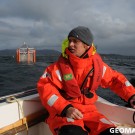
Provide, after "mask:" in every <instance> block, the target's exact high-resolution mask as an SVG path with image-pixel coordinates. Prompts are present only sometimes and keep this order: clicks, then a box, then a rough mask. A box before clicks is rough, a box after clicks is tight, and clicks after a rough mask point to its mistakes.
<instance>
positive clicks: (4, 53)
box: [0, 49, 135, 58]
mask: <svg viewBox="0 0 135 135" xmlns="http://www.w3.org/2000/svg"><path fill="white" fill-rule="evenodd" d="M60 54H61V52H59V51H57V50H51V49H43V50H36V55H37V56H46V55H47V56H50V55H53V56H54V55H56V56H58V55H60ZM0 56H16V50H15V49H5V50H0ZM101 56H113V57H128V58H129V57H131V58H135V56H133V55H121V54H107V53H106V54H101Z"/></svg>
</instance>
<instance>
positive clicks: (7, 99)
mask: <svg viewBox="0 0 135 135" xmlns="http://www.w3.org/2000/svg"><path fill="white" fill-rule="evenodd" d="M6 102H7V103H13V102H16V103H17V104H18V108H19V109H20V111H21V113H22V116H23V118H22V121H24V123H25V126H26V131H27V135H28V130H29V128H28V123H27V120H26V119H24V118H25V116H24V112H23V109H22V107H21V105H20V103H19V100H18V99H17V98H16V97H14V96H11V97H8V98H6ZM20 111H19V112H20ZM19 112H18V113H19ZM19 119H21V118H20V113H19ZM15 132H16V134H17V131H16V128H15Z"/></svg>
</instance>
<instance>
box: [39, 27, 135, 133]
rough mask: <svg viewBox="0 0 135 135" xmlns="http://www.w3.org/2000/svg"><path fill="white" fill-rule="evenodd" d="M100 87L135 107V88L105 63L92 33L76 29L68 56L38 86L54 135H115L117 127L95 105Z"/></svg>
mask: <svg viewBox="0 0 135 135" xmlns="http://www.w3.org/2000/svg"><path fill="white" fill-rule="evenodd" d="M98 86H101V87H102V88H110V89H111V90H112V91H114V92H115V93H116V94H117V95H119V96H120V97H121V98H123V99H124V100H126V101H127V102H129V103H130V104H131V106H132V107H133V108H135V106H134V104H133V102H134V101H135V96H134V95H135V89H134V87H133V86H132V85H131V84H130V82H129V81H128V80H127V79H126V78H125V77H124V76H123V75H122V74H121V73H119V72H117V71H115V70H113V69H112V68H110V67H109V66H108V65H107V64H106V63H104V62H103V61H102V59H101V57H100V56H99V55H98V54H97V53H96V51H95V48H94V46H93V36H92V33H91V31H90V30H89V29H88V28H87V27H84V26H79V27H76V28H74V29H73V30H71V31H70V33H69V34H68V47H67V48H65V51H64V54H63V55H61V56H60V57H59V59H58V61H57V62H55V63H53V64H51V65H50V66H48V67H47V68H46V70H45V72H44V74H43V75H42V76H41V78H40V80H39V81H38V84H37V87H38V92H39V95H40V98H41V101H42V104H43V105H44V107H45V108H46V109H47V110H48V112H49V117H48V118H47V120H46V122H47V123H48V125H49V127H50V129H51V131H52V133H53V135H104V134H106V135H109V134H112V133H110V128H111V127H115V126H114V125H113V124H112V123H111V122H110V121H109V120H108V119H107V118H106V117H105V116H103V115H102V114H100V113H99V112H98V111H97V109H96V107H95V105H94V103H95V102H96V100H97V98H98V97H97V95H96V89H97V88H98ZM116 134H119V135H120V134H121V133H116Z"/></svg>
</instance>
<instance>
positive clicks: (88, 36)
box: [68, 26, 93, 46]
mask: <svg viewBox="0 0 135 135" xmlns="http://www.w3.org/2000/svg"><path fill="white" fill-rule="evenodd" d="M69 37H74V38H77V39H79V40H81V41H82V42H83V43H85V44H87V45H88V46H90V45H91V44H92V42H93V35H92V33H91V31H90V30H89V28H87V27H84V26H78V27H76V28H74V29H72V30H71V31H70V33H69V34H68V38H69Z"/></svg>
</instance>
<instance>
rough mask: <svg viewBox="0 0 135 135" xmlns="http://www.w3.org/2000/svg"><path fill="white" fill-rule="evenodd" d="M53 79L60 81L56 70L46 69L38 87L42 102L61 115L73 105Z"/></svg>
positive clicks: (49, 110)
mask: <svg viewBox="0 0 135 135" xmlns="http://www.w3.org/2000/svg"><path fill="white" fill-rule="evenodd" d="M54 79H55V81H54ZM53 81H54V82H56V83H57V82H58V79H57V78H56V75H55V72H50V71H49V70H48V69H46V70H45V72H44V74H43V75H42V76H41V77H40V79H39V81H38V83H37V89H38V93H39V96H40V99H41V102H42V104H43V106H44V107H45V108H46V109H47V110H48V112H53V113H56V114H58V115H61V114H62V113H63V110H65V108H67V107H69V106H72V105H70V103H69V102H68V101H67V100H65V99H64V98H63V97H62V96H61V94H60V93H59V91H58V86H57V85H56V84H54V83H53Z"/></svg>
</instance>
